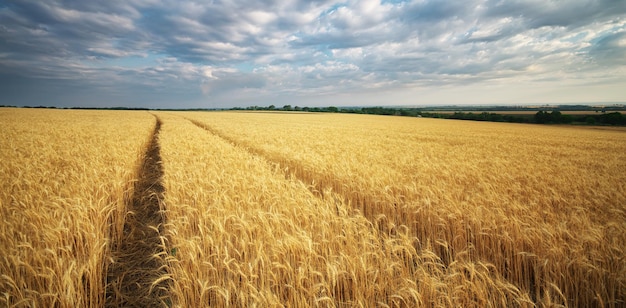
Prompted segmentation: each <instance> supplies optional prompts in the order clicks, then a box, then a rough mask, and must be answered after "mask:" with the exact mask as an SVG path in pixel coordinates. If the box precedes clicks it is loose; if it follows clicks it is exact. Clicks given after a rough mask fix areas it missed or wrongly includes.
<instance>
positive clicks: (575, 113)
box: [426, 110, 626, 115]
mask: <svg viewBox="0 0 626 308" xmlns="http://www.w3.org/2000/svg"><path fill="white" fill-rule="evenodd" d="M426 112H433V113H442V114H452V113H455V112H473V113H482V112H489V113H498V114H503V115H534V114H536V113H537V111H536V110H528V111H508V110H488V111H483V110H480V111H476V110H452V111H451V110H442V111H437V110H434V111H426ZM608 112H620V113H626V110H611V111H608ZM561 113H562V114H570V115H587V114H594V115H598V114H602V113H601V112H596V111H591V110H590V111H567V110H564V111H561Z"/></svg>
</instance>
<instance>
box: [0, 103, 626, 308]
mask: <svg viewBox="0 0 626 308" xmlns="http://www.w3.org/2000/svg"><path fill="white" fill-rule="evenodd" d="M0 119H1V121H0V125H1V126H0V129H1V130H0V136H2V143H1V145H2V147H0V149H2V150H0V155H2V156H1V163H0V171H1V172H2V178H1V179H2V180H1V184H2V185H3V186H2V187H3V190H2V192H0V202H2V203H0V211H1V212H2V214H3V215H2V217H3V222H4V224H3V225H2V229H0V249H2V251H3V252H7V253H6V254H5V255H6V256H4V257H2V259H0V269H1V270H2V271H1V274H2V276H1V278H0V295H1V296H0V305H3V306H20V305H21V306H33V305H37V306H49V305H50V304H52V305H58V306H61V307H71V306H75V305H92V306H102V305H104V306H116V305H119V304H120V303H130V302H131V301H132V302H148V301H143V300H140V299H129V298H127V297H126V295H124V294H129V293H128V292H126V293H124V292H125V290H124V289H125V288H126V286H125V285H124V284H121V283H118V282H119V281H121V280H123V278H119V277H124V271H126V272H128V273H134V274H133V275H135V274H136V276H142V275H140V274H141V273H140V271H142V270H143V271H151V270H150V268H149V267H140V266H134V267H133V264H135V263H141V262H135V259H137V260H139V256H132V257H131V258H130V259H128V258H127V259H124V258H121V257H120V255H121V254H124V253H125V251H122V253H120V252H119V250H117V247H120V246H125V244H124V242H125V241H126V242H127V241H137V239H136V238H137V237H136V236H129V235H128V233H137V232H141V233H142V234H144V233H145V232H149V230H154V232H155V234H156V235H157V237H156V239H157V240H156V242H154V243H153V244H150V243H151V242H150V241H147V240H146V241H143V242H146V243H147V244H148V245H152V246H149V247H146V250H147V251H146V252H145V254H147V255H148V257H149V258H148V259H151V260H152V259H154V260H157V259H158V260H160V261H159V262H160V263H158V264H159V265H158V266H159V269H158V270H154V271H152V274H151V275H144V276H145V277H144V278H142V279H144V281H140V283H141V284H143V285H145V286H146V289H145V292H144V293H146V294H145V296H146V297H152V298H151V300H152V301H149V302H151V303H160V304H161V305H163V306H174V307H187V306H197V307H202V306H253V305H256V306H281V305H284V306H322V307H353V306H369V307H373V306H381V307H385V306H389V307H414V306H437V307H459V306H462V307H489V306H492V307H503V306H507V307H511V306H512V307H516V306H517V307H534V306H536V307H548V306H567V307H583V306H607V307H620V306H623V305H624V304H626V299H625V297H626V260H625V252H624V248H623V247H626V213H625V210H626V209H625V207H626V172H624V171H626V161H625V160H624V154H623V153H626V133H624V132H622V131H611V130H596V129H592V128H591V127H573V126H545V125H530V124H508V123H488V122H471V121H455V120H441V119H426V118H404V117H391V116H389V117H388V116H368V115H346V114H327V113H263V112H162V111H158V112H157V111H155V112H152V114H150V113H148V112H142V111H114V112H113V111H111V112H109V111H72V110H21V109H0ZM114 127H119V129H115V128H114ZM150 140H152V141H150ZM153 144H156V145H157V146H156V147H153ZM151 160H155V161H158V166H159V168H158V169H159V170H160V171H159V172H162V174H160V173H159V175H158V176H157V175H155V174H156V173H153V174H151V173H149V172H148V173H146V172H142V170H144V169H146V168H145V166H146V164H148V163H149V161H151ZM59 161H63V162H64V164H63V165H59V163H58V162H59ZM29 166H36V167H29ZM56 166H61V167H56ZM64 166H69V167H68V168H65V167H64ZM142 166H143V167H142ZM148 169H149V168H148ZM161 169H162V170H161ZM61 170H63V172H61ZM107 170H108V171H107ZM146 177H148V178H150V181H153V182H154V183H153V182H150V181H148V183H152V184H150V185H142V184H133V183H144V182H145V181H142V178H146ZM78 179H80V180H78ZM144 180H145V179H144ZM157 182H158V183H157ZM144 186H158V187H162V190H157V191H156V192H155V193H151V192H149V193H148V194H149V195H156V196H158V199H159V200H158V204H157V205H156V209H155V210H154V212H152V211H153V210H149V211H148V210H146V211H148V212H146V213H139V212H142V211H144V208H146V209H147V208H148V207H136V206H135V205H134V203H137V202H139V203H141V202H148V201H146V200H144V199H148V198H144V199H137V198H130V197H129V195H131V194H133V191H134V190H139V189H140V188H142V187H144ZM131 199H132V200H135V201H132V200H131ZM137 200H139V201H137ZM152 216H158V219H151V218H153V217H152ZM59 217H71V219H59ZM144 220H145V221H144ZM148 220H149V222H148ZM139 224H145V225H146V228H147V229H145V230H144V229H142V228H140V227H136V226H135V225H139ZM66 229H67V230H71V231H72V232H67V231H63V230H66ZM146 230H148V231H146ZM62 231H63V232H62ZM77 236H78V237H79V239H76V237H77ZM84 237H88V238H90V239H94V240H93V241H91V242H89V243H88V244H86V243H85V240H81V239H82V238H84ZM139 241H141V240H139ZM92 242H93V243H92ZM144 244H145V243H144ZM76 247H86V248H84V249H77V248H76ZM142 260H143V259H142ZM144 263H145V262H144ZM120 264H124V265H125V266H120ZM13 268H16V269H17V270H11V269H13ZM78 269H80V270H78ZM55 272H56V273H66V274H64V275H63V276H62V277H57V276H58V275H55V274H53V273H55ZM155 273H156V274H155ZM85 277H87V278H85ZM85 279H87V281H89V283H85V281H86V280H85ZM119 294H122V295H119ZM5 304H6V305H5Z"/></svg>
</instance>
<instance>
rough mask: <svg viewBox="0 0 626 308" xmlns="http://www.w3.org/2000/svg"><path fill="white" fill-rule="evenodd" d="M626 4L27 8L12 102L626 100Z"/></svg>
mask: <svg viewBox="0 0 626 308" xmlns="http://www.w3.org/2000/svg"><path fill="white" fill-rule="evenodd" d="M625 68H626V2H624V1H622V0H597V1H591V0H569V1H560V0H551V1H543V0H542V1H539V0H525V1H522V0H509V1H502V0H470V1H463V2H459V1H442V0H413V1H372V0H364V1H356V0H348V1H334V0H319V1H303V0H289V1H272V0H263V1H219V0H215V1H191V0H183V1H174V0H128V1H121V0H112V1H82V0H81V1H79V0H49V1H41V0H22V1H8V3H3V4H0V93H2V94H0V104H7V105H55V106H59V107H68V106H85V107H90V106H101V107H111V106H128V107H154V108H168V107H169V108H188V107H202V108H205V107H208V108H213V107H233V106H250V105H260V106H262V105H269V104H274V105H277V106H279V105H281V104H290V105H294V106H295V105H300V106H305V105H308V106H319V105H324V106H327V105H336V106H346V105H419V104H428V105H433V104H531V103H576V102H589V103H593V102H617V101H624V98H625V97H626V95H625V94H626V90H624V89H626V69H625Z"/></svg>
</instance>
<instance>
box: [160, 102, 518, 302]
mask: <svg viewBox="0 0 626 308" xmlns="http://www.w3.org/2000/svg"><path fill="white" fill-rule="evenodd" d="M159 116H160V117H161V118H162V119H163V129H162V133H161V134H160V138H159V140H160V144H161V146H162V157H163V167H164V185H165V187H166V189H165V190H166V193H165V208H166V209H167V210H166V212H167V220H168V226H167V229H168V230H169V231H170V232H171V233H170V235H169V238H170V247H169V249H170V251H171V252H172V255H171V257H170V259H169V261H170V267H171V271H172V278H173V282H174V284H173V290H172V293H173V296H174V302H175V303H177V305H179V306H181V307H191V306H194V307H198V306H228V305H232V306H249V305H260V306H276V305H286V306H317V305H323V306H391V307H395V306H419V305H423V304H429V305H430V304H435V305H439V306H442V305H445V306H459V305H464V306H471V305H474V306H476V307H478V306H483V303H504V304H506V305H521V306H523V305H525V304H526V303H528V301H529V299H528V298H527V297H525V296H524V295H523V294H521V293H520V292H519V290H518V289H516V288H515V286H513V285H511V284H510V283H507V282H506V281H505V280H504V279H502V277H501V276H498V275H497V273H495V272H494V271H493V270H492V269H490V268H489V267H488V266H486V265H484V264H482V263H480V262H478V263H476V262H472V261H467V262H457V263H455V264H449V265H444V264H443V263H442V262H441V260H440V258H439V257H437V256H436V255H435V254H434V253H432V251H431V250H430V249H429V247H427V246H423V247H420V245H419V243H418V242H417V241H416V238H415V237H414V236H413V235H412V234H410V232H409V229H408V228H406V227H404V226H394V225H392V224H383V223H382V222H381V223H378V225H379V226H383V225H384V226H385V227H386V228H387V229H388V230H389V232H381V231H379V229H377V228H374V227H373V225H372V223H371V222H370V221H368V220H367V219H366V218H365V217H364V216H363V215H361V214H359V213H358V212H355V211H354V210H352V209H351V208H350V207H349V206H348V205H347V204H346V203H344V202H343V200H342V198H340V197H339V196H337V195H336V194H334V193H333V192H332V191H329V190H327V191H322V192H311V191H310V190H309V188H308V187H306V186H305V185H304V184H303V183H302V182H301V181H299V180H297V179H292V178H289V177H285V173H284V171H283V170H281V169H279V167H278V166H277V165H275V164H273V163H271V162H269V161H267V160H266V159H264V158H262V157H259V156H255V155H252V154H251V153H249V152H248V151H246V149H245V148H241V147H238V146H234V145H232V144H229V143H228V142H226V141H224V140H223V139H221V138H219V137H218V136H215V135H213V134H211V133H210V132H208V131H206V130H204V129H201V128H198V127H197V126H194V125H193V124H192V122H190V121H187V120H185V119H183V118H181V117H177V116H176V115H164V114H160V115H159ZM381 219H383V218H381ZM174 252H175V253H174ZM467 268H472V269H473V273H475V275H474V276H471V277H470V276H467V275H464V274H463V273H465V272H466V271H467V270H466V269H467ZM492 282H493V283H492ZM457 283H459V284H460V283H462V284H463V285H462V286H457V287H455V288H452V286H453V285H455V284H457ZM502 286H505V287H502Z"/></svg>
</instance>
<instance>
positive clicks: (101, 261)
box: [0, 109, 154, 307]
mask: <svg viewBox="0 0 626 308" xmlns="http://www.w3.org/2000/svg"><path fill="white" fill-rule="evenodd" d="M153 123H154V117H152V116H150V115H149V114H147V113H141V114H138V113H128V112H103V111H67V110H35V109H0V136H1V138H2V139H0V177H1V178H0V216H1V217H2V224H0V251H2V253H1V254H0V273H1V274H2V276H1V277H0V294H1V296H0V306H3V307H86V306H102V305H103V304H104V302H105V288H106V270H107V266H108V264H109V262H110V260H109V258H110V255H109V249H110V242H111V241H110V238H111V237H114V236H116V235H117V233H119V232H121V231H120V230H119V229H118V230H117V231H116V230H111V225H112V224H115V223H117V224H120V222H119V220H120V219H119V215H118V212H119V213H120V215H123V212H124V210H125V195H127V194H128V193H129V191H128V190H129V188H131V187H132V185H130V184H131V182H132V181H133V178H134V176H135V168H136V167H135V166H136V164H137V161H138V159H140V154H141V150H142V145H143V144H144V143H145V142H146V141H147V138H148V137H149V133H150V129H151V127H152V126H153V125H154V124H153ZM129 132H134V134H129ZM122 217H123V216H122ZM122 220H123V219H122ZM121 224H122V225H123V221H122V222H121ZM118 228H119V227H118Z"/></svg>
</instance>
